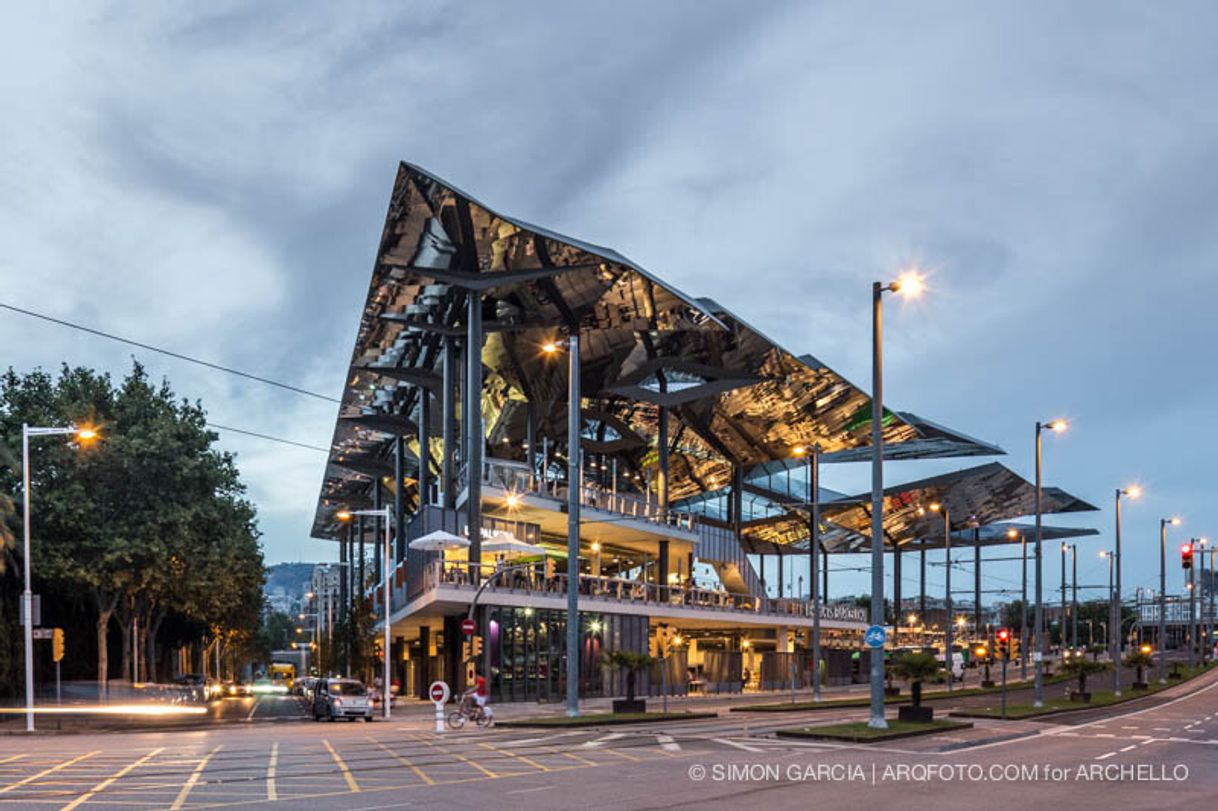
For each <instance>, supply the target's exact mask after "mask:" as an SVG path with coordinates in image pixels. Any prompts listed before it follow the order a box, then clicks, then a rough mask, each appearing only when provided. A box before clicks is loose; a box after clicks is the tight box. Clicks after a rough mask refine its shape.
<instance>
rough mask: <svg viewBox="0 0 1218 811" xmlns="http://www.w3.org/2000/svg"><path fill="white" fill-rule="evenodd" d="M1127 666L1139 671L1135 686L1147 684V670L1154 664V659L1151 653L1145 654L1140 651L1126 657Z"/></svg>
mask: <svg viewBox="0 0 1218 811" xmlns="http://www.w3.org/2000/svg"><path fill="white" fill-rule="evenodd" d="M1125 664H1126V665H1128V666H1129V667H1132V668H1136V669H1137V679H1136V680H1135V682H1134V684H1146V679H1145V678H1144V677H1145V675H1146V668H1148V667H1150V666H1151V665H1152V664H1154V659H1152V658H1151V656H1150V654H1149V653H1143V652H1142V651H1140V650H1135V651H1133V652H1132V653H1130V654H1129V655H1128V656H1126V657H1125Z"/></svg>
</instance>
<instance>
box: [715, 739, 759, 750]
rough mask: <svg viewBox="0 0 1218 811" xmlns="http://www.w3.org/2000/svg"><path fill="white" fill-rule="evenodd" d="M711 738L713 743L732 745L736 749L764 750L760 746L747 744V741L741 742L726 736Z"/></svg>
mask: <svg viewBox="0 0 1218 811" xmlns="http://www.w3.org/2000/svg"><path fill="white" fill-rule="evenodd" d="M711 740H712V741H714V742H715V743H721V744H723V745H725V746H734V747H736V748H737V749H743V750H744V751H746V752H764V751H765V750H764V749H762V748H761V747H760V746H749V745H748V744H747V743H741V742H740V741H733V740H728V739H727V738H711Z"/></svg>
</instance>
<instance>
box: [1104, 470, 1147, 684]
mask: <svg viewBox="0 0 1218 811" xmlns="http://www.w3.org/2000/svg"><path fill="white" fill-rule="evenodd" d="M1141 495H1142V488H1141V487H1138V486H1137V485H1136V484H1135V485H1132V486H1130V487H1126V488H1124V489H1122V488H1120V487H1118V488H1117V490H1116V550H1115V552H1114V555H1113V557H1114V558H1115V560H1114V562H1113V565H1114V567H1115V569H1116V580H1115V581H1114V582H1115V585H1114V587H1113V589H1112V594H1111V595H1110V601H1109V602H1110V605H1109V608H1108V627H1109V628H1116V629H1118V631H1119V630H1120V628H1121V626H1122V622H1121V496H1129V497H1130V498H1138V497H1139V496H1141ZM1112 636H1113V638H1112V639H1110V640H1109V646H1110V647H1111V648H1112V651H1111V653H1110V654H1109V655H1110V656H1111V657H1112V663H1113V667H1112V693H1113V695H1118V696H1119V695H1120V694H1121V649H1122V648H1123V647H1124V645H1125V640H1124V636H1123V634H1121V633H1117V634H1114V635H1112Z"/></svg>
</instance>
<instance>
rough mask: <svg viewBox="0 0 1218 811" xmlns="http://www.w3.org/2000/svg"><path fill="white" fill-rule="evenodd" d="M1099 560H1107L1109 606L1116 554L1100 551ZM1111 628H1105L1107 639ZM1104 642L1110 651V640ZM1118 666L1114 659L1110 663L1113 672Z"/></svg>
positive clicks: (1110, 633)
mask: <svg viewBox="0 0 1218 811" xmlns="http://www.w3.org/2000/svg"><path fill="white" fill-rule="evenodd" d="M1100 558H1101V559H1104V558H1106V559H1107V560H1108V602H1109V605H1111V604H1112V590H1113V583H1112V569H1113V562H1114V561H1115V559H1116V553H1115V552H1109V551H1107V550H1101V551H1100ZM1088 622H1090V620H1088ZM1112 628H1113V626H1112V625H1111V624H1109V625H1108V626H1107V627H1106V629H1105V630H1106V632H1107V633H1108V635H1109V637H1111V636H1112ZM1118 630H1119V628H1118ZM1106 641H1107V642H1108V643H1109V646H1108V647H1109V648H1110V649H1111V647H1112V644H1111V643H1112V640H1111V638H1110V639H1108V640H1106ZM1120 666H1121V662H1120V660H1115V659H1114V660H1113V662H1112V667H1113V669H1114V670H1115V669H1117V668H1119V667H1120Z"/></svg>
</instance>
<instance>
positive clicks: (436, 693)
mask: <svg viewBox="0 0 1218 811" xmlns="http://www.w3.org/2000/svg"><path fill="white" fill-rule="evenodd" d="M447 692H448V691H447V690H445V689H444V685H443V684H441V683H440V682H435V683H434V684H432V685H431V700H432V701H434V702H436V703H437V704H438V703H440V702H442V701H444V700H445V699H446V698H448V696H447V695H446V693H447Z"/></svg>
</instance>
